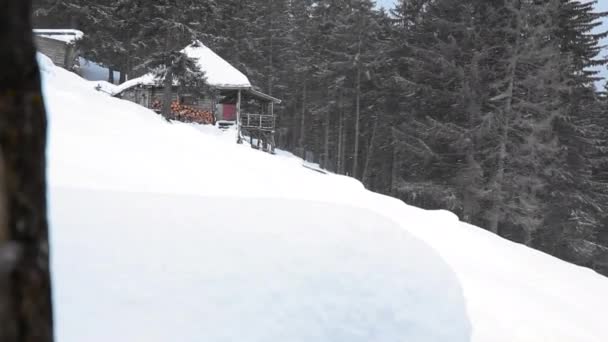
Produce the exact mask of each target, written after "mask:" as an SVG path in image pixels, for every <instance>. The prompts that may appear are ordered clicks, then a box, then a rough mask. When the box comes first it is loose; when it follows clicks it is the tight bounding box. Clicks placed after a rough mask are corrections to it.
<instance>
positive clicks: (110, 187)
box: [40, 57, 608, 342]
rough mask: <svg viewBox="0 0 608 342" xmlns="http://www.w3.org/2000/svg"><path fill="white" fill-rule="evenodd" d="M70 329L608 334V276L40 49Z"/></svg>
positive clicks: (295, 334) (165, 333)
mask: <svg viewBox="0 0 608 342" xmlns="http://www.w3.org/2000/svg"><path fill="white" fill-rule="evenodd" d="M40 63H41V66H42V70H43V76H44V77H43V78H44V87H45V95H46V101H47V108H48V112H49V117H50V141H49V182H50V209H51V226H52V227H51V236H52V267H53V281H54V296H55V298H54V304H55V310H56V323H57V334H58V340H60V341H64V342H66V341H67V342H71V341H75V342H76V341H110V340H111V341H243V340H246V341H332V342H333V341H335V342H342V341H345V342H346V341H348V342H352V341H420V342H428V341H449V342H453V341H475V342H477V341H484V342H485V341H487V342H502V341H504V342H507V341H509V342H513V341H522V342H523V341H530V342H538V341H552V342H554V341H555V342H559V341H568V342H570V341H581V342H583V341H597V342H605V341H607V340H608V328H607V327H606V325H605V324H604V322H603V317H604V316H605V314H606V313H608V299H607V297H606V296H605V293H606V291H607V290H608V280H607V279H605V278H603V277H601V276H599V275H597V274H595V273H594V272H592V271H590V270H587V269H583V268H579V267H576V266H573V265H570V264H567V263H564V262H562V261H559V260H557V259H555V258H552V257H550V256H547V255H545V254H542V253H539V252H536V251H533V250H530V249H528V248H525V247H523V246H520V245H517V244H513V243H510V242H508V241H505V240H502V239H500V238H497V237H495V236H493V235H491V234H489V233H487V232H486V231H484V230H482V229H479V228H476V227H472V226H468V225H466V224H463V223H460V222H459V221H458V219H457V218H456V217H455V216H454V215H453V214H451V213H448V212H444V211H438V212H430V211H424V210H420V209H417V208H413V207H410V206H407V205H405V204H403V203H402V202H400V201H398V200H395V199H392V198H389V197H385V196H381V195H377V194H374V193H371V192H368V191H366V190H365V189H364V188H363V187H362V186H361V184H360V183H358V182H357V181H355V180H353V179H350V178H347V177H341V176H337V175H331V174H327V175H325V174H321V173H318V172H314V171H311V170H309V169H307V168H304V167H302V162H301V160H299V159H297V158H295V157H293V156H291V155H290V154H288V153H279V155H277V156H271V155H269V154H266V153H263V152H259V151H255V150H251V149H250V148H248V147H246V146H244V145H237V144H235V143H234V140H235V139H234V138H235V135H234V132H220V131H218V130H216V129H214V128H212V127H203V126H194V125H186V124H180V123H174V124H168V123H167V122H165V121H164V120H162V119H161V118H159V117H158V116H157V115H156V114H154V113H153V112H150V111H148V110H146V109H144V108H141V107H139V106H137V105H135V104H132V103H129V102H125V101H121V100H118V99H115V98H111V97H108V96H105V95H104V94H102V93H99V92H96V91H94V90H93V89H91V87H90V84H88V83H87V82H86V81H83V80H81V79H80V78H78V76H76V75H74V74H70V73H68V72H66V71H64V70H62V69H59V68H55V67H54V66H52V65H51V64H50V62H49V61H48V60H47V59H46V58H44V57H40Z"/></svg>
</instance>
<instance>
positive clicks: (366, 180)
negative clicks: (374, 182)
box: [362, 118, 378, 188]
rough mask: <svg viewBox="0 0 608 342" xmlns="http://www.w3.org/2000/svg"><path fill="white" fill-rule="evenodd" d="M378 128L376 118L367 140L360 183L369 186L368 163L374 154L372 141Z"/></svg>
mask: <svg viewBox="0 0 608 342" xmlns="http://www.w3.org/2000/svg"><path fill="white" fill-rule="evenodd" d="M377 130H378V119H377V118H376V119H375V120H374V128H372V136H371V137H370V140H369V146H368V147H367V153H366V155H365V165H364V166H363V179H362V183H363V185H364V186H366V187H368V188H369V185H370V184H369V179H370V173H371V171H370V170H371V168H370V167H369V165H370V164H371V160H372V156H373V154H374V141H375V140H376V131H377Z"/></svg>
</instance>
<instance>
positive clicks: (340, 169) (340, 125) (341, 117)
mask: <svg viewBox="0 0 608 342" xmlns="http://www.w3.org/2000/svg"><path fill="white" fill-rule="evenodd" d="M339 91H340V94H339V95H338V170H337V171H338V174H340V175H342V174H344V111H343V109H342V89H340V90H339Z"/></svg>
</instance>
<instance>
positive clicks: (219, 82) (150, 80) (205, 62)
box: [117, 41, 251, 94]
mask: <svg viewBox="0 0 608 342" xmlns="http://www.w3.org/2000/svg"><path fill="white" fill-rule="evenodd" d="M182 52H183V53H185V54H186V55H187V56H188V57H190V58H193V59H196V60H197V61H198V63H197V64H198V66H199V68H200V69H201V70H202V71H204V72H205V76H206V77H207V84H208V85H210V86H212V87H214V88H228V89H233V88H242V89H249V88H251V83H250V82H249V79H248V78H247V76H245V75H244V74H243V73H242V72H240V71H239V70H237V69H236V68H235V67H233V66H232V65H231V64H230V63H228V62H226V60H224V59H223V58H222V57H220V56H218V55H217V54H216V53H215V52H213V50H211V49H210V48H208V47H207V46H205V44H203V43H201V42H200V41H196V42H194V43H192V44H191V45H188V46H187V47H186V48H184V49H183V50H182ZM138 85H155V77H154V75H153V74H152V73H148V74H146V75H144V76H141V77H138V78H135V79H132V80H129V81H127V82H125V83H123V84H121V85H120V86H118V88H117V94H119V93H121V92H123V91H125V90H127V89H129V88H132V87H134V86H138Z"/></svg>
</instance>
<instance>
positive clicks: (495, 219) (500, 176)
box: [488, 8, 521, 234]
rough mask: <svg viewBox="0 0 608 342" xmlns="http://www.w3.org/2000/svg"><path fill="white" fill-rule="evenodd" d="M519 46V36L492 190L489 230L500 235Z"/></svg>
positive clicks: (509, 82)
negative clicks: (499, 228) (492, 199)
mask: <svg viewBox="0 0 608 342" xmlns="http://www.w3.org/2000/svg"><path fill="white" fill-rule="evenodd" d="M518 10H519V8H518ZM518 16H519V14H518ZM516 30H517V31H516V32H520V31H521V21H520V20H519V17H518V21H517V28H516ZM519 46H520V39H519V35H517V38H516V39H515V42H514V44H513V53H514V54H515V55H514V56H513V57H512V58H511V63H510V65H509V68H510V70H509V71H510V73H509V80H508V88H507V90H506V94H505V107H504V112H503V117H502V134H501V136H500V143H499V147H498V160H497V167H496V175H495V177H494V184H493V186H492V190H493V193H494V196H493V197H494V201H493V202H494V203H492V205H493V207H492V211H491V212H490V222H489V228H488V229H489V230H490V231H491V232H493V233H495V234H498V227H499V225H500V221H501V220H502V215H501V211H502V208H503V206H504V201H503V195H502V191H503V187H504V185H503V183H504V178H505V164H506V160H507V157H508V155H507V143H508V141H509V130H510V116H511V115H512V112H513V92H514V86H515V77H516V71H517V65H518V63H519V59H518V56H517V53H519Z"/></svg>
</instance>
